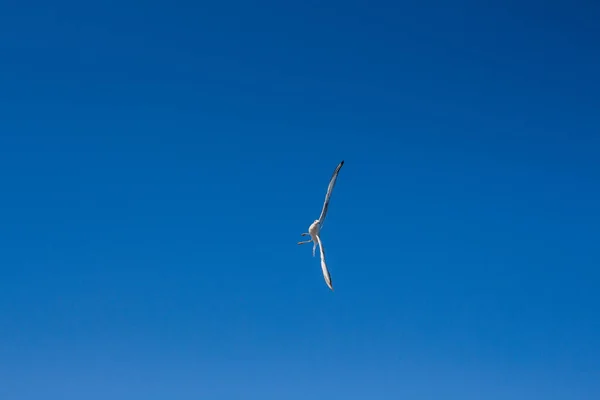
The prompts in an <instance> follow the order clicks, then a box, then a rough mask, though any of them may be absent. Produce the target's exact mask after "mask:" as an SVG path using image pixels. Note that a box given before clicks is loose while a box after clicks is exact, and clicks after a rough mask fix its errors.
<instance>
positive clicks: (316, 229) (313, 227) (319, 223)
mask: <svg viewBox="0 0 600 400" xmlns="http://www.w3.org/2000/svg"><path fill="white" fill-rule="evenodd" d="M342 165H344V161H343V160H342V162H340V163H339V164H338V166H337V167H336V169H335V171H334V172H333V175H332V177H331V180H330V181H329V186H328V187H327V194H326V195H325V202H324V203H323V209H322V210H321V215H320V216H319V219H316V220H314V222H313V223H312V224H310V226H309V227H308V232H306V233H302V234H301V235H302V236H310V239H309V240H304V241H301V242H298V244H306V243H310V242H313V257H314V256H315V253H316V249H317V246H319V254H320V256H321V269H322V271H323V278H325V283H326V284H327V286H328V287H329V289H331V290H333V284H332V281H331V275H330V274H329V270H328V269H327V262H326V260H325V249H324V248H323V241H322V240H321V228H322V227H323V222H324V221H325V215H326V214H327V210H328V209H329V200H330V198H331V192H332V191H333V187H334V186H335V182H336V180H337V176H338V173H339V172H340V169H341V168H342Z"/></svg>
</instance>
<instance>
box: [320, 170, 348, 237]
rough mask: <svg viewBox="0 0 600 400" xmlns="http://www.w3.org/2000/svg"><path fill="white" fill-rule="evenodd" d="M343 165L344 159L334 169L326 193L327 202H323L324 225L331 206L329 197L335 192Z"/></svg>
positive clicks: (321, 222) (321, 220)
mask: <svg viewBox="0 0 600 400" xmlns="http://www.w3.org/2000/svg"><path fill="white" fill-rule="evenodd" d="M342 165H344V160H342V162H340V163H339V164H338V166H337V167H336V168H335V171H333V175H332V176H331V180H330V181H329V186H328V187H327V194H326V195H325V202H324V203H323V210H321V216H319V225H320V226H323V221H325V215H326V214H327V209H328V208H329V199H331V192H333V187H334V186H335V181H336V180H337V177H338V174H339V173H340V169H341V168H342Z"/></svg>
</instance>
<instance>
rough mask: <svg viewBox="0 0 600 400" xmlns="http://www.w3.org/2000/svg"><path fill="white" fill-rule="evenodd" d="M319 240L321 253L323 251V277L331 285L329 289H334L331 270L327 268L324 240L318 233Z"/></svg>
mask: <svg viewBox="0 0 600 400" xmlns="http://www.w3.org/2000/svg"><path fill="white" fill-rule="evenodd" d="M316 237H317V242H318V243H319V253H321V269H322V270H323V278H325V283H326V284H327V286H329V289H331V290H333V285H332V284H331V276H330V275H329V271H328V270H327V263H326V262H325V249H324V248H323V242H322V241H321V237H320V236H319V235H316Z"/></svg>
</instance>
